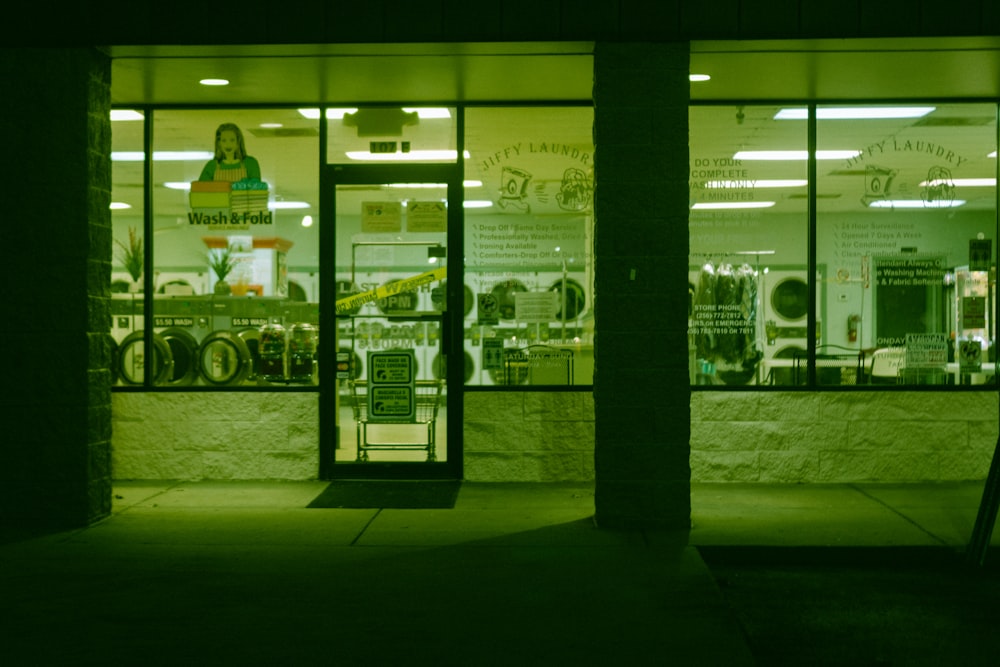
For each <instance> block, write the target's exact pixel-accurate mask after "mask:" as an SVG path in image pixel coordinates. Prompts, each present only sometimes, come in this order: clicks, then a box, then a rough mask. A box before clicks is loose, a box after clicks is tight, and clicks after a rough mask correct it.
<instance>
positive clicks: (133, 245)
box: [115, 227, 145, 291]
mask: <svg viewBox="0 0 1000 667" xmlns="http://www.w3.org/2000/svg"><path fill="white" fill-rule="evenodd" d="M115 243H117V244H118V250H119V252H118V259H119V260H121V263H122V264H124V265H125V270H126V271H128V274H129V276H131V277H132V285H133V287H134V291H140V289H141V287H142V285H141V284H140V282H139V280H140V279H141V278H142V267H143V263H144V261H145V257H144V256H143V254H142V237H141V236H139V234H137V233H136V230H135V227H129V228H128V245H126V244H125V243H122V242H121V241H120V240H118V239H115Z"/></svg>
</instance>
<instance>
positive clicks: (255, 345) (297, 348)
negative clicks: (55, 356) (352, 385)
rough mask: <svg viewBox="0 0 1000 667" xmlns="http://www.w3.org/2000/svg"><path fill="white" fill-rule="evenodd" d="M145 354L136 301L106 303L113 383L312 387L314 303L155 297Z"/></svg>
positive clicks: (315, 351) (140, 311)
mask: <svg viewBox="0 0 1000 667" xmlns="http://www.w3.org/2000/svg"><path fill="white" fill-rule="evenodd" d="M153 303H154V315H153V325H154V326H153V332H152V334H151V335H150V341H151V347H152V349H151V350H149V351H147V348H146V333H145V330H144V325H145V320H144V316H143V311H144V307H145V303H144V300H143V298H142V297H141V295H139V296H136V297H134V296H133V295H120V298H114V299H113V300H112V307H111V311H112V314H111V318H112V322H111V324H112V327H111V338H112V349H113V365H112V370H113V373H114V375H115V382H116V383H119V384H123V385H141V384H143V383H144V381H145V376H146V373H147V370H146V366H147V364H148V365H149V368H150V370H149V371H148V372H149V373H150V377H151V379H152V382H153V384H156V385H164V386H190V385H195V384H204V385H209V386H226V387H228V386H238V385H241V384H245V383H247V382H250V383H255V384H256V383H262V382H266V383H289V382H298V383H312V382H315V379H316V371H317V361H318V346H319V341H318V329H317V327H316V326H315V325H314V324H313V322H316V320H317V319H318V311H317V309H316V307H315V305H314V304H305V303H300V302H290V301H287V300H283V299H272V298H252V299H233V298H215V297H192V296H187V297H162V298H161V297H157V298H156V299H155V300H154V301H153Z"/></svg>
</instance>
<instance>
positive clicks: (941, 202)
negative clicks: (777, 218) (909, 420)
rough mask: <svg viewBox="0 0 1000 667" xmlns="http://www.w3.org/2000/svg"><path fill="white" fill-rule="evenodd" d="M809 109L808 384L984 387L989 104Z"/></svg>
mask: <svg viewBox="0 0 1000 667" xmlns="http://www.w3.org/2000/svg"><path fill="white" fill-rule="evenodd" d="M816 113H817V150H818V151H834V150H836V151H842V154H840V157H838V158H837V159H835V160H831V161H829V162H821V163H819V165H820V168H819V169H818V171H817V219H816V231H817V238H816V241H817V243H816V247H817V262H818V263H819V264H820V265H823V266H825V267H827V270H826V272H825V275H824V280H823V281H822V284H821V292H822V296H823V298H822V300H820V301H818V302H817V320H822V337H821V343H822V344H821V345H820V347H818V348H817V369H816V379H817V383H819V384H822V385H839V384H855V383H872V384H896V385H899V384H902V385H927V384H930V385H950V384H983V383H985V382H993V379H992V377H991V374H990V373H988V371H991V370H992V368H995V364H993V365H992V367H991V362H994V361H995V356H994V355H995V339H996V329H995V312H996V310H995V308H996V305H995V289H996V287H995V286H996V227H997V218H996V169H997V167H996V149H997V145H996V136H997V128H996V117H997V109H996V106H995V105H992V104H934V103H927V104H923V103H921V104H907V105H903V106H889V105H865V106H858V105H853V106H850V107H848V106H819V107H818V108H817V112H816ZM799 124H804V123H799Z"/></svg>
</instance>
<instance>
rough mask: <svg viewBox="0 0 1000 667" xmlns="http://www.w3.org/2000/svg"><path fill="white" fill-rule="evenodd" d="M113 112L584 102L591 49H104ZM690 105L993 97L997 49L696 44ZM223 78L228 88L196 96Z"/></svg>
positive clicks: (865, 42) (572, 45) (956, 44)
mask: <svg viewBox="0 0 1000 667" xmlns="http://www.w3.org/2000/svg"><path fill="white" fill-rule="evenodd" d="M108 51H109V53H110V54H111V56H112V91H111V93H112V102H113V103H114V104H124V105H129V104H155V105H164V104H232V103H234V102H236V103H241V104H252V103H288V102H310V101H311V102H320V101H322V102H327V103H338V102H348V101H350V102H359V101H362V102H398V101H406V102H447V101H458V102H472V101H493V100H498V101H512V100H587V99H590V97H591V93H592V87H593V76H592V71H593V60H592V54H593V44H591V43H587V42H546V43H514V44H511V43H503V44H368V45H291V46H277V45H248V46H183V47H180V46H139V47H134V46H130V47H111V48H109V49H108ZM691 71H692V72H699V73H707V74H710V75H711V76H712V80H711V81H710V82H709V83H706V84H699V85H697V86H692V90H691V95H692V99H693V100H696V101H710V100H778V99H782V100H788V99H826V100H849V99H873V98H880V99H917V98H923V99H926V98H942V99H956V98H985V97H988V98H995V97H1000V38H985V37H969V38H946V39H929V38H921V39H853V40H810V41H803V40H780V41H779V40H772V41H747V42H743V41H697V42H692V44H691ZM205 77H223V78H226V79H229V80H230V81H231V82H232V83H231V85H230V86H228V87H226V88H222V89H220V88H206V87H204V86H200V85H198V81H199V80H200V79H202V78H205Z"/></svg>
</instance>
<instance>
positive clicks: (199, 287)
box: [145, 109, 319, 387]
mask: <svg viewBox="0 0 1000 667" xmlns="http://www.w3.org/2000/svg"><path fill="white" fill-rule="evenodd" d="M151 122H152V134H153V151H152V155H153V159H152V177H151V178H152V182H151V183H150V189H151V192H152V219H153V238H152V239H151V247H152V253H153V262H152V266H153V281H152V283H153V294H151V295H145V296H146V297H147V298H150V297H151V301H152V303H153V313H152V316H153V326H154V329H153V344H154V346H155V347H156V348H157V349H158V350H165V351H166V352H165V353H164V356H166V359H167V361H166V364H165V365H166V366H167V367H168V368H167V370H166V371H165V372H164V373H162V374H157V375H156V376H155V377H154V384H158V385H164V386H189V385H202V386H211V387H236V386H245V385H268V386H274V387H283V386H299V387H300V386H303V385H311V384H314V383H315V382H316V372H315V371H316V367H315V363H314V362H315V355H316V348H317V344H318V332H317V331H316V328H317V327H318V320H319V312H318V299H319V248H318V231H317V226H316V225H314V224H313V221H314V220H317V221H318V215H319V186H318V176H317V169H316V162H317V157H318V153H319V150H318V148H319V129H318V122H317V121H315V120H310V119H307V118H305V117H303V116H302V115H301V114H300V113H299V112H298V111H297V110H295V109H225V110H197V111H195V110H158V111H156V112H155V113H154V114H153V115H152V119H151ZM234 151H235V152H234ZM275 332H278V334H280V335H277V334H275ZM272 334H275V335H272ZM265 371H266V372H265Z"/></svg>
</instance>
